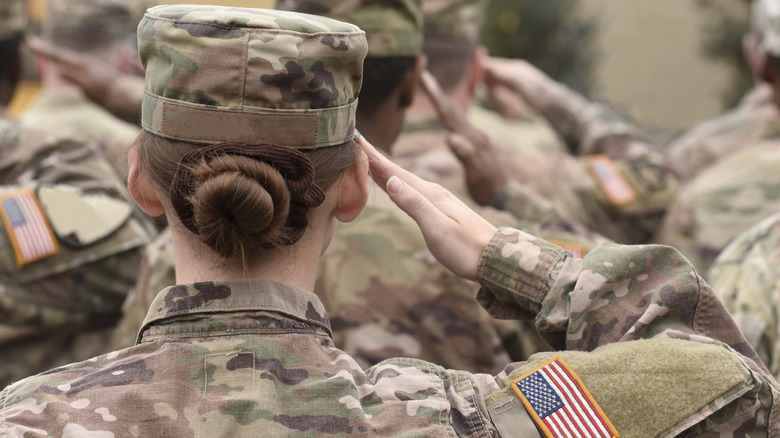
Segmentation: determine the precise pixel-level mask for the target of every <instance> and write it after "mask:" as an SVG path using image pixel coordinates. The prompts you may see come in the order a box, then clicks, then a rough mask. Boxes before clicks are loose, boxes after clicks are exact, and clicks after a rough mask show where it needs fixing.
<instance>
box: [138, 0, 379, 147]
mask: <svg viewBox="0 0 780 438" xmlns="http://www.w3.org/2000/svg"><path fill="white" fill-rule="evenodd" d="M299 17H301V15H300V14H294V13H291V12H283V11H273V10H263V9H243V8H225V7H217V6H191V5H182V6H177V5H171V6H157V7H154V8H152V9H149V11H148V12H147V14H146V16H145V17H144V19H143V20H142V21H141V24H140V25H139V26H138V50H139V54H140V56H141V62H142V63H143V65H144V67H145V68H146V88H145V91H146V92H145V94H144V98H143V110H142V126H143V127H144V129H146V130H147V131H149V132H151V133H153V134H156V135H159V136H162V137H166V138H171V139H177V140H183V141H188V142H191V143H197V144H215V143H222V142H230V141H243V142H247V143H271V144H277V145H280V146H289V147H296V148H313V147H322V146H333V145H340V144H343V143H345V142H347V141H349V140H351V139H352V138H353V136H354V131H355V126H354V120H355V108H356V107H357V94H358V91H360V85H361V80H362V66H363V59H364V58H365V55H366V50H367V48H366V40H365V35H364V33H363V32H362V31H361V30H360V29H358V28H357V27H356V26H353V25H351V24H347V23H342V22H339V21H335V20H330V19H328V18H325V17H316V16H311V17H308V16H306V19H305V20H304V19H300V18H299ZM183 31H185V32H186V33H182V32H183ZM214 53H219V54H220V55H219V62H215V61H214V59H213V58H214ZM172 72H173V73H172ZM215 78H218V80H215ZM244 84H257V86H244ZM227 115H230V116H229V117H227Z"/></svg>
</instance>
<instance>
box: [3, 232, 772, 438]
mask: <svg viewBox="0 0 780 438" xmlns="http://www.w3.org/2000/svg"><path fill="white" fill-rule="evenodd" d="M481 266H482V268H481V269H480V279H481V280H480V283H481V285H482V287H483V289H482V290H481V292H480V294H479V298H480V300H481V302H482V303H483V304H484V305H485V306H487V308H488V309H489V310H490V311H491V312H492V313H493V314H494V315H495V316H504V317H505V316H523V317H534V316H535V318H536V319H535V324H536V326H537V327H538V329H539V330H540V331H541V332H543V333H545V335H546V336H548V338H549V339H551V340H552V341H553V342H555V343H556V344H559V345H560V346H561V347H565V348H568V349H570V350H579V352H578V351H566V352H562V353H559V354H560V355H561V356H562V357H564V358H565V359H566V360H567V361H568V362H569V363H570V365H571V367H572V369H573V370H574V371H575V372H576V373H577V374H578V375H579V376H580V377H581V379H582V380H583V383H584V384H585V385H586V386H587V387H588V388H589V390H590V391H591V393H592V394H593V397H594V399H596V400H597V401H598V402H599V403H600V404H601V407H602V409H603V410H604V413H605V415H606V416H607V417H608V418H610V419H611V421H612V422H613V424H614V425H615V427H616V428H617V431H618V433H620V434H621V436H627V437H631V436H699V435H705V434H707V435H720V434H723V435H730V434H732V433H733V432H734V431H737V430H738V431H740V432H739V433H740V434H744V435H749V436H774V435H775V434H777V433H778V427H779V426H778V417H777V413H776V412H772V408H773V407H774V404H775V403H776V402H777V399H778V397H780V393H778V392H777V390H778V386H777V383H776V381H775V380H774V379H773V378H772V377H771V376H769V375H768V374H766V373H765V371H764V370H763V368H762V365H761V363H760V362H759V361H757V359H754V358H755V352H753V351H752V349H751V348H750V346H749V345H747V343H746V341H745V340H744V338H742V335H741V334H740V333H739V330H738V329H737V328H736V326H735V325H734V323H733V321H732V320H731V319H730V317H729V316H728V314H727V313H726V312H725V311H724V309H723V308H722V306H721V305H720V303H719V301H718V300H717V298H716V297H715V296H714V294H713V292H712V291H711V289H710V288H709V287H708V286H707V285H706V283H704V282H703V281H702V280H701V279H700V278H698V276H697V275H696V274H695V271H694V270H693V269H692V267H691V266H690V265H689V264H688V263H687V262H686V261H685V259H684V258H682V257H681V256H680V254H679V253H678V252H677V251H675V250H674V249H672V248H668V247H661V246H645V247H622V246H616V245H604V246H601V247H599V248H598V249H596V250H594V251H593V252H591V253H590V254H588V255H587V256H586V258H585V259H584V260H579V259H575V258H572V257H571V256H570V255H569V254H568V253H566V252H564V251H563V250H561V249H560V248H558V247H556V246H554V245H550V244H548V243H546V242H544V241H542V240H539V239H537V238H534V237H532V236H530V235H527V234H525V233H523V232H520V231H517V230H513V229H507V228H502V229H500V230H499V233H497V235H496V237H495V238H494V239H493V241H492V242H491V243H490V245H489V246H488V248H487V249H486V252H485V254H484V255H483V263H482V264H481ZM616 290H619V291H620V293H616ZM702 303H706V304H707V305H702ZM215 309H218V310H219V312H214V310H215ZM616 318H619V319H621V320H622V321H623V322H624V323H615V321H616ZM610 321H613V322H611V323H610ZM605 323H607V324H606V325H605ZM330 330H331V327H330V323H329V321H328V318H327V316H326V314H325V309H324V307H323V305H322V304H321V302H320V301H319V300H318V298H317V297H316V296H315V295H314V294H312V293H310V292H307V291H304V290H301V289H298V288H296V287H294V286H291V285H288V284H285V283H279V282H275V281H273V280H269V279H247V280H233V281H226V282H203V283H195V284H190V285H177V286H173V287H170V288H167V289H165V290H163V291H162V292H160V294H159V295H158V296H157V298H155V300H154V302H153V303H152V306H151V308H150V310H149V313H148V315H147V318H146V321H145V323H144V328H143V330H142V332H141V334H140V339H141V343H140V344H139V345H137V346H135V347H131V348H128V349H124V350H120V351H116V352H112V353H109V354H107V355H103V356H99V357H96V358H94V359H92V360H89V361H85V362H81V363H77V364H73V365H69V366H67V367H63V368H59V369H57V370H53V371H52V372H49V373H46V374H41V375H39V376H36V377H33V378H29V379H26V380H24V381H21V382H18V383H16V384H15V385H12V386H10V387H8V388H6V389H5V390H4V391H3V392H1V393H0V433H2V434H7V435H10V436H16V435H21V434H23V433H25V434H27V435H29V436H34V435H53V436H61V435H66V436H67V435H72V434H76V435H87V434H95V433H102V434H109V433H110V434H113V435H114V436H125V435H133V436H148V435H158V434H165V435H167V436H185V435H192V434H195V435H198V434H205V435H208V436H254V435H256V434H257V433H258V431H259V430H262V433H263V434H264V435H267V436H311V435H320V434H328V435H338V436H344V435H351V434H361V435H370V436H399V435H403V434H420V433H422V434H425V435H448V436H465V437H477V436H479V437H488V436H496V435H497V434H498V433H499V432H501V430H504V431H506V430H507V429H506V428H504V429H498V427H497V426H496V425H495V424H494V421H493V420H494V419H495V418H498V417H499V416H500V415H501V412H502V411H503V410H506V409H507V407H508V406H512V405H517V406H520V405H519V403H517V401H518V400H517V398H516V397H515V396H513V395H512V393H511V391H510V390H509V381H510V379H512V378H514V377H517V376H518V375H520V374H522V373H524V372H526V371H528V370H529V369H533V367H535V366H536V365H538V364H539V363H540V362H542V361H544V360H546V359H548V358H549V357H550V356H551V354H550V353H542V354H540V355H537V356H534V357H531V358H530V359H529V361H528V362H519V363H514V364H510V365H509V366H507V367H506V369H505V370H504V371H503V372H501V373H499V374H498V375H496V376H495V377H491V376H489V375H486V374H470V373H467V372H463V371H455V370H446V369H444V368H442V367H439V366H436V365H433V364H430V363H427V362H424V361H420V360H416V359H391V360H388V361H385V362H382V363H380V364H378V365H376V366H374V367H372V368H369V369H367V370H363V369H361V368H360V367H359V366H358V364H357V363H355V362H354V361H353V360H352V359H351V358H350V356H349V355H347V354H345V353H344V352H343V351H341V350H339V349H337V348H335V347H334V346H333V342H332V340H331V338H330V336H329V335H330ZM599 347H601V348H599ZM626 363H631V364H632V366H625V364H626ZM703 363H706V364H707V367H702V364H703ZM605 369H607V370H610V371H609V372H606V373H605V372H604V371H603V370H605ZM659 376H661V377H662V378H660V379H659V378H658V377H659ZM672 382H673V383H672ZM686 382H687V383H686ZM677 383H680V384H682V385H683V386H682V387H676V386H673V385H676V384H677ZM659 388H661V389H660V391H663V393H664V394H667V393H669V394H670V396H669V397H665V398H664V399H663V400H661V401H659V400H658V397H657V394H658V393H659ZM675 388H678V389H679V391H675ZM678 394H680V395H679V397H678V396H677V395H678ZM513 397H515V398H513ZM522 412H523V410H522V409H520V410H519V411H517V410H515V411H513V414H515V413H517V414H518V415H520V414H522ZM515 418H516V417H515ZM526 431H528V430H526ZM515 432H516V431H515ZM531 432H534V430H533V427H532V428H531ZM504 433H506V432H504ZM504 436H507V435H504Z"/></svg>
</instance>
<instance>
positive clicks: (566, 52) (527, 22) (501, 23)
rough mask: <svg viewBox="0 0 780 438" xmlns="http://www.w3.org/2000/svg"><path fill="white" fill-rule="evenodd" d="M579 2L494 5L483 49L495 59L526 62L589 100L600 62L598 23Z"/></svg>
mask: <svg viewBox="0 0 780 438" xmlns="http://www.w3.org/2000/svg"><path fill="white" fill-rule="evenodd" d="M577 4H578V2H577V1H576V0H543V1H539V0H490V1H489V2H488V6H487V10H486V13H485V21H484V23H483V26H482V43H483V44H484V45H485V46H486V47H487V48H488V51H489V52H490V54H491V55H493V56H500V57H506V58H523V59H526V60H528V61H529V62H531V63H533V64H534V65H536V66H537V67H539V68H540V69H541V70H542V71H544V72H545V73H547V74H548V75H550V76H551V77H552V78H554V79H556V80H558V81H560V82H563V83H565V84H567V85H568V86H570V87H572V88H574V89H575V90H577V91H580V92H582V93H585V94H587V92H588V88H589V86H590V85H591V79H592V75H593V73H594V71H595V66H596V63H597V61H598V56H597V52H596V48H595V44H594V43H595V35H596V30H597V23H596V22H595V20H593V19H585V18H583V14H579V13H577V9H578V6H577Z"/></svg>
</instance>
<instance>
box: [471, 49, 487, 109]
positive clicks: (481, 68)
mask: <svg viewBox="0 0 780 438" xmlns="http://www.w3.org/2000/svg"><path fill="white" fill-rule="evenodd" d="M487 56H488V54H487V49H486V48H485V46H477V48H476V49H475V50H474V54H473V55H472V57H471V65H470V66H469V70H468V75H467V77H466V80H467V81H468V83H467V85H468V92H469V96H470V97H472V98H473V97H474V96H476V95H477V90H478V88H479V86H480V85H481V84H482V82H483V81H484V80H485V59H487Z"/></svg>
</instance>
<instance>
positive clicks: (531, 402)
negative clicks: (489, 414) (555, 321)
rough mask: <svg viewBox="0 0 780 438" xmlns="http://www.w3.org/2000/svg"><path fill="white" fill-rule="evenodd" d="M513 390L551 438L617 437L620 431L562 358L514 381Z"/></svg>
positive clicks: (545, 433)
mask: <svg viewBox="0 0 780 438" xmlns="http://www.w3.org/2000/svg"><path fill="white" fill-rule="evenodd" d="M512 390H513V391H514V392H515V394H517V396H518V397H519V398H520V401H522V402H523V405H524V406H525V408H526V410H527V411H528V414H529V415H530V416H531V418H533V420H534V422H536V425H537V426H539V428H540V429H541V430H542V432H543V433H544V435H545V436H546V437H548V438H577V437H599V438H617V437H618V436H619V435H618V433H617V430H616V429H615V427H614V426H613V425H612V423H611V422H610V421H609V419H608V418H607V416H606V415H605V414H604V411H602V410H601V407H599V405H598V404H597V403H596V400H595V399H594V398H593V396H592V395H591V394H590V392H589V391H588V389H587V388H586V387H585V385H584V384H583V383H582V381H581V380H580V378H579V377H577V375H576V374H575V373H574V370H572V369H571V367H570V366H569V364H567V363H566V362H565V361H564V360H563V358H561V357H560V356H556V357H554V358H552V359H551V360H549V361H548V362H546V363H544V364H543V365H542V366H540V367H538V368H536V369H535V370H533V371H531V372H529V373H527V374H525V375H523V376H522V377H519V378H517V379H515V380H513V381H512Z"/></svg>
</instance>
